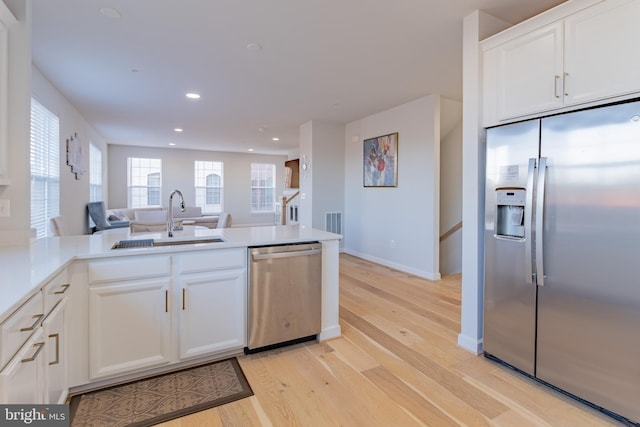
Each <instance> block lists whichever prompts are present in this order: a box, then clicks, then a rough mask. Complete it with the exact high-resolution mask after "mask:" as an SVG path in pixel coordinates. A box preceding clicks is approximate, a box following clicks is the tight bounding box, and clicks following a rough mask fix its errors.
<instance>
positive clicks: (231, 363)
mask: <svg viewBox="0 0 640 427" xmlns="http://www.w3.org/2000/svg"><path fill="white" fill-rule="evenodd" d="M251 395H253V391H252V390H251V387H250V386H249V383H248V382H247V379H246V378H245V376H244V373H243V372H242V369H241V368H240V365H239V364H238V361H237V360H236V358H232V359H226V360H222V361H219V362H214V363H210V364H207V365H202V366H197V367H193V368H189V369H184V370H182V371H177V372H171V373H168V374H163V375H159V376H156V377H152V378H147V379H143V380H139V381H135V382H132V383H127V384H122V385H118V386H114V387H109V388H106V389H102V390H97V391H93V392H90V393H85V394H82V395H77V396H73V397H72V398H71V402H70V415H71V426H72V427H80V426H109V427H115V426H128V427H142V426H151V425H154V424H158V423H161V422H164V421H167V420H171V419H174V418H178V417H182V416H184V415H188V414H192V413H194V412H198V411H202V410H205V409H209V408H213V407H214V406H219V405H222V404H225V403H229V402H233V401H234V400H238V399H242V398H244V397H248V396H251Z"/></svg>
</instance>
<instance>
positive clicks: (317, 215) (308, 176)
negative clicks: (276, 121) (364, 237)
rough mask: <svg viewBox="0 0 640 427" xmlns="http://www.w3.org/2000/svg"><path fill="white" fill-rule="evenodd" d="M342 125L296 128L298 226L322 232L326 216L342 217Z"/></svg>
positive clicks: (315, 124)
mask: <svg viewBox="0 0 640 427" xmlns="http://www.w3.org/2000/svg"><path fill="white" fill-rule="evenodd" d="M344 129H345V127H344V125H342V124H333V123H321V122H318V121H310V122H307V123H305V124H303V125H302V126H301V127H300V153H301V158H300V166H301V167H302V166H303V157H302V155H304V156H305V157H304V158H305V159H306V161H307V162H308V169H306V170H301V171H300V207H299V209H300V211H299V215H300V224H302V225H305V226H308V227H313V228H317V229H320V230H324V229H325V217H326V213H327V212H342V213H344V149H343V147H344Z"/></svg>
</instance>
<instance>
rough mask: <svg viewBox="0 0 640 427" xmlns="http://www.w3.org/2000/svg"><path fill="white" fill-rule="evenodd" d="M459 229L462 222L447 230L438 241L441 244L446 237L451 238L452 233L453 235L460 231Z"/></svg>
mask: <svg viewBox="0 0 640 427" xmlns="http://www.w3.org/2000/svg"><path fill="white" fill-rule="evenodd" d="M461 228H462V221H460V222H459V223H457V224H456V225H454V226H453V227H451V228H450V229H449V231H447V232H446V233H444V234H443V235H442V236H440V241H441V242H442V241H443V240H444V239H446V238H447V237H449V236H451V235H452V234H453V233H455V232H456V231H458V230H460V229H461Z"/></svg>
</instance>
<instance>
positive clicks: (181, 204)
mask: <svg viewBox="0 0 640 427" xmlns="http://www.w3.org/2000/svg"><path fill="white" fill-rule="evenodd" d="M174 194H177V195H178V196H180V211H181V212H184V197H182V193H181V192H180V190H173V191H172V192H171V194H170V195H169V221H168V222H167V231H168V235H169V237H173V230H176V229H177V228H174V227H173V196H174Z"/></svg>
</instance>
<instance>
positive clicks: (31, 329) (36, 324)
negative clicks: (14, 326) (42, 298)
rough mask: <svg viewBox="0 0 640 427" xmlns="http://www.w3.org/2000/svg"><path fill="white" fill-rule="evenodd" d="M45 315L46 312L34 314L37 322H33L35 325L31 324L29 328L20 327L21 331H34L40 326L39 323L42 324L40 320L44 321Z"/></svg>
mask: <svg viewBox="0 0 640 427" xmlns="http://www.w3.org/2000/svg"><path fill="white" fill-rule="evenodd" d="M43 317H44V313H42V314H36V315H34V316H33V318H34V319H36V321H35V322H33V325H31V326H29V327H28V328H22V329H20V332H29V331H33V330H34V329H35V328H37V327H38V325H39V324H40V322H41V321H42V318H43Z"/></svg>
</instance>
